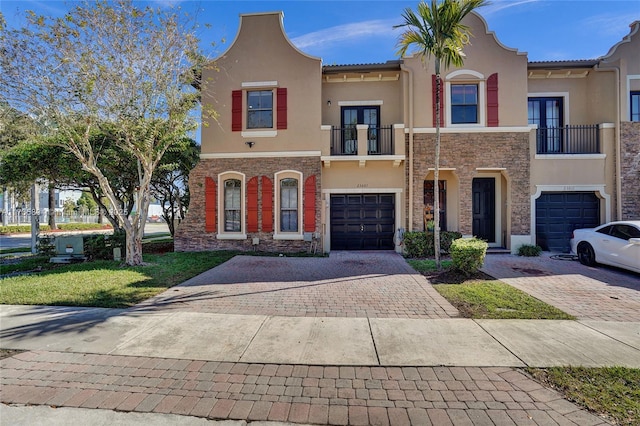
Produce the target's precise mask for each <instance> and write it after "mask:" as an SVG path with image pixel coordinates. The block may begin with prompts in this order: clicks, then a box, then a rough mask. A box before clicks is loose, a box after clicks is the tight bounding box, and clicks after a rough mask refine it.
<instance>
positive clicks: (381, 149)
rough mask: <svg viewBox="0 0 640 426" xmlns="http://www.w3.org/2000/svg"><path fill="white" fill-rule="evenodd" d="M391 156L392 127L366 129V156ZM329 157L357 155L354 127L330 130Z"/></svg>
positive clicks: (356, 132)
mask: <svg viewBox="0 0 640 426" xmlns="http://www.w3.org/2000/svg"><path fill="white" fill-rule="evenodd" d="M391 154H393V125H388V126H380V127H369V129H367V155H391ZM331 155H358V130H357V129H356V126H353V125H350V126H346V127H343V128H341V127H332V128H331Z"/></svg>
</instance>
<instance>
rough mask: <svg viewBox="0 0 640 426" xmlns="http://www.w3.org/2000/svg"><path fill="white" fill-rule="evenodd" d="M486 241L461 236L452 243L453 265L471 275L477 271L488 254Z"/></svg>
mask: <svg viewBox="0 0 640 426" xmlns="http://www.w3.org/2000/svg"><path fill="white" fill-rule="evenodd" d="M487 247H488V245H487V243H486V241H482V240H478V239H476V238H459V239H457V240H455V241H453V243H452V244H451V260H452V261H453V267H454V268H455V269H457V270H459V271H460V272H462V273H463V274H465V275H467V276H469V275H472V274H473V273H475V272H477V271H478V269H480V268H481V267H482V264H483V263H484V256H485V255H486V254H487Z"/></svg>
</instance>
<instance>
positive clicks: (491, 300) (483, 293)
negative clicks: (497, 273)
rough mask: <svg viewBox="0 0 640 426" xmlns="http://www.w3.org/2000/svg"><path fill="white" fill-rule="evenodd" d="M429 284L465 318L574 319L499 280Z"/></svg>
mask: <svg viewBox="0 0 640 426" xmlns="http://www.w3.org/2000/svg"><path fill="white" fill-rule="evenodd" d="M433 287H434V288H435V289H436V290H437V291H438V292H439V293H440V294H442V296H444V297H445V298H446V299H447V300H448V301H449V302H450V303H451V304H452V305H453V306H455V307H456V308H457V309H458V310H459V311H460V313H461V315H462V316H463V317H465V318H476V319H488V318H491V319H556V320H574V319H575V317H573V316H572V315H569V314H566V313H564V312H562V311H561V310H560V309H558V308H555V307H553V306H551V305H548V304H546V303H544V302H542V301H540V300H538V299H536V298H535V297H532V296H529V295H528V294H527V293H525V292H523V291H520V290H518V289H516V288H514V287H511V286H510V285H509V284H505V283H503V282H501V281H467V282H464V283H462V284H436V285H434V286H433Z"/></svg>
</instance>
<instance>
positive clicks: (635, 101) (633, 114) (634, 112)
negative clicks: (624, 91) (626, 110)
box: [630, 91, 640, 121]
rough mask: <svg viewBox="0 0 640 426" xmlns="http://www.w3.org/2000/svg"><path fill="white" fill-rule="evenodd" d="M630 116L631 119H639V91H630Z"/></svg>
mask: <svg viewBox="0 0 640 426" xmlns="http://www.w3.org/2000/svg"><path fill="white" fill-rule="evenodd" d="M630 107H631V109H630V118H631V121H640V91H638V92H635V91H634V92H631V105H630Z"/></svg>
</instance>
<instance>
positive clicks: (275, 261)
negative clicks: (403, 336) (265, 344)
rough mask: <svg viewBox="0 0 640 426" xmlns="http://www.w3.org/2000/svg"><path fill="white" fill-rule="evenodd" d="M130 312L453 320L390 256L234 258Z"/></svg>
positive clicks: (451, 311) (423, 283) (445, 305)
mask: <svg viewBox="0 0 640 426" xmlns="http://www.w3.org/2000/svg"><path fill="white" fill-rule="evenodd" d="M134 309H144V310H181V311H185V310H188V311H193V312H206V313H224V314H250V315H275V316H298V317H364V318H366V317H369V318H423V319H424V318H451V317H457V315H458V312H457V310H456V309H455V308H454V307H453V306H452V305H451V304H449V302H447V301H446V300H445V299H444V298H443V297H442V296H440V294H438V292H436V291H435V290H434V289H433V287H432V286H431V285H430V284H429V282H428V281H427V280H426V278H425V277H423V276H422V275H420V274H418V273H417V272H416V271H414V270H413V269H412V268H411V267H410V266H409V265H408V264H407V263H406V261H405V260H404V259H403V258H402V257H401V256H400V255H398V254H396V253H394V252H332V253H331V255H330V256H329V257H322V258H318V257H315V258H301V257H285V256H282V257H255V256H236V257H234V258H233V259H231V260H230V261H228V262H226V263H224V264H222V265H220V266H218V267H216V268H213V269H211V270H209V271H207V272H204V273H203V274H200V275H198V276H197V277H194V278H193V279H191V280H189V281H186V282H185V283H183V284H181V285H179V286H176V287H173V288H171V289H169V290H167V291H165V292H164V293H162V294H160V295H158V296H156V297H154V298H152V299H149V300H147V301H145V302H143V303H141V304H140V305H138V306H137V307H136V308H134Z"/></svg>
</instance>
